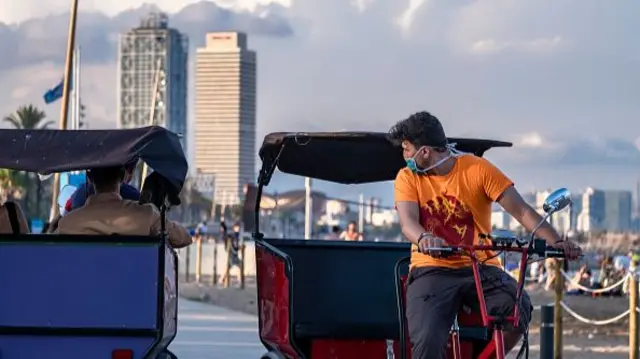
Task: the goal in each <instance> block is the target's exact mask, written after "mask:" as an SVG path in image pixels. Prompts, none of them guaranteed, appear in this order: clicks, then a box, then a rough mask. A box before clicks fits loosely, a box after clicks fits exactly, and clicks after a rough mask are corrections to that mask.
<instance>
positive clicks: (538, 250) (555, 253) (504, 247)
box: [428, 238, 565, 258]
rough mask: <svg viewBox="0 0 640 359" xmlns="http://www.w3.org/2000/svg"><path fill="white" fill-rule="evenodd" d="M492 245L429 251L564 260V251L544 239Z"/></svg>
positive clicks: (440, 248) (451, 247)
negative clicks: (510, 253)
mask: <svg viewBox="0 0 640 359" xmlns="http://www.w3.org/2000/svg"><path fill="white" fill-rule="evenodd" d="M493 241H494V243H493V244H491V245H458V246H448V247H431V248H428V250H429V251H433V252H441V253H443V254H463V253H465V252H475V251H496V252H524V251H527V253H529V254H537V255H538V256H540V257H544V258H564V257H565V253H564V250H562V249H558V248H554V247H551V246H548V245H547V242H546V241H545V240H544V239H537V238H536V239H534V240H533V243H530V242H528V241H518V240H515V241H511V240H509V241H500V240H499V238H493Z"/></svg>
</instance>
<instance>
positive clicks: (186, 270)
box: [184, 247, 191, 283]
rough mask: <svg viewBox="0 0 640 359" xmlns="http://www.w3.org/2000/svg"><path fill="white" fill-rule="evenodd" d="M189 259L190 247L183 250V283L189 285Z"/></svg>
mask: <svg viewBox="0 0 640 359" xmlns="http://www.w3.org/2000/svg"><path fill="white" fill-rule="evenodd" d="M190 257H191V247H186V248H185V249H184V267H185V268H184V277H185V282H187V283H189V280H190V279H191V276H190V275H189V270H190V269H189V266H190V265H191V263H189V262H191V261H190V259H191V258H190Z"/></svg>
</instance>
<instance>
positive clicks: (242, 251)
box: [240, 243, 246, 289]
mask: <svg viewBox="0 0 640 359" xmlns="http://www.w3.org/2000/svg"><path fill="white" fill-rule="evenodd" d="M245 250H246V246H245V244H244V243H242V247H241V249H240V255H241V256H242V262H241V263H240V265H241V267H240V289H244V285H245V283H244V270H245V266H244V254H245Z"/></svg>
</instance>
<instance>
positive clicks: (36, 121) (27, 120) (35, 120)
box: [4, 104, 54, 217]
mask: <svg viewBox="0 0 640 359" xmlns="http://www.w3.org/2000/svg"><path fill="white" fill-rule="evenodd" d="M46 117H47V115H46V114H45V113H44V111H42V110H40V109H39V108H37V107H36V106H34V105H31V104H29V105H24V106H20V107H18V109H17V110H16V112H15V113H12V114H10V115H8V116H5V117H4V121H5V122H8V123H10V124H11V125H12V126H13V127H15V128H16V129H23V130H36V129H43V128H47V127H49V126H50V125H53V124H54V122H53V121H47V120H45V119H46ZM24 185H25V186H24V188H25V203H24V208H25V212H27V213H29V212H30V207H31V206H30V203H29V202H30V197H31V196H30V195H29V193H30V192H31V187H32V181H31V176H30V174H29V173H26V174H25V175H24ZM36 185H37V189H36V213H35V215H36V216H38V217H39V215H40V207H41V203H42V202H41V198H40V197H41V196H42V181H40V180H38V181H37V183H36ZM29 214H31V213H29Z"/></svg>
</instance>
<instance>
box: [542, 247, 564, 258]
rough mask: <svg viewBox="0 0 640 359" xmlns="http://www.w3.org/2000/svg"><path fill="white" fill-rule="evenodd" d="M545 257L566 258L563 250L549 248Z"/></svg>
mask: <svg viewBox="0 0 640 359" xmlns="http://www.w3.org/2000/svg"><path fill="white" fill-rule="evenodd" d="M544 256H545V257H547V258H564V257H565V254H564V251H563V250H562V249H557V248H552V247H548V248H547V249H546V250H545V253H544Z"/></svg>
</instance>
